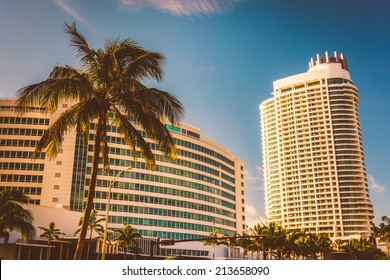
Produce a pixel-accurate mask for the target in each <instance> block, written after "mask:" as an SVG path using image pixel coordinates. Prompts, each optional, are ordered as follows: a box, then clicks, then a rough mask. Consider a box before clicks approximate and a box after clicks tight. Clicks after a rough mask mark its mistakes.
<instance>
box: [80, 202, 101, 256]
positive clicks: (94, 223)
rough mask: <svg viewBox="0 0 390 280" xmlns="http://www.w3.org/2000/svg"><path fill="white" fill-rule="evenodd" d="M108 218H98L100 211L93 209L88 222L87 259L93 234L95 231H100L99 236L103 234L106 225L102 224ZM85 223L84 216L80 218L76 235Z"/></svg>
mask: <svg viewBox="0 0 390 280" xmlns="http://www.w3.org/2000/svg"><path fill="white" fill-rule="evenodd" d="M105 220H106V218H100V219H98V212H97V210H96V209H92V211H91V215H90V217H89V222H88V230H89V242H88V247H87V256H86V259H87V260H88V259H89V251H90V248H91V242H92V235H93V233H94V232H96V233H98V234H99V236H103V232H104V227H103V226H102V225H101V223H102V222H104V221H105ZM82 224H83V217H81V218H80V220H79V227H80V228H79V229H78V230H76V232H75V233H74V234H75V235H76V234H78V233H79V232H80V231H81V226H82Z"/></svg>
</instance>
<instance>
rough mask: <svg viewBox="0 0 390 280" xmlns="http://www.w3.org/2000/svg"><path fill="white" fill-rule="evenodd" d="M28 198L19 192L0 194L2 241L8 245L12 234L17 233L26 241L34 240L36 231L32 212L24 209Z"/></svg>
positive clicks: (11, 191)
mask: <svg viewBox="0 0 390 280" xmlns="http://www.w3.org/2000/svg"><path fill="white" fill-rule="evenodd" d="M27 203H28V196H26V195H25V194H23V193H22V192H20V191H17V190H3V191H1V192H0V239H3V242H4V243H8V240H9V237H10V232H12V231H14V230H15V231H17V232H19V233H20V234H21V235H22V238H23V239H24V240H29V239H32V238H34V236H35V234H36V230H35V228H34V226H33V225H32V221H33V216H32V213H31V211H29V210H26V209H24V208H23V205H26V204H27Z"/></svg>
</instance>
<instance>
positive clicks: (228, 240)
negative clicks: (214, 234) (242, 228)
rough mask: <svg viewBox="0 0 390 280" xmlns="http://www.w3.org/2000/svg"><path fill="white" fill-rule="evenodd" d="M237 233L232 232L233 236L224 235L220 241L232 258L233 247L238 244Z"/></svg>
mask: <svg viewBox="0 0 390 280" xmlns="http://www.w3.org/2000/svg"><path fill="white" fill-rule="evenodd" d="M239 243H240V242H239V235H238V233H237V232H235V233H234V234H233V236H231V237H230V236H228V235H226V239H225V240H222V241H221V244H225V245H226V246H228V248H229V253H230V254H229V255H230V256H229V257H230V259H231V260H232V259H233V253H234V247H235V246H238V245H239Z"/></svg>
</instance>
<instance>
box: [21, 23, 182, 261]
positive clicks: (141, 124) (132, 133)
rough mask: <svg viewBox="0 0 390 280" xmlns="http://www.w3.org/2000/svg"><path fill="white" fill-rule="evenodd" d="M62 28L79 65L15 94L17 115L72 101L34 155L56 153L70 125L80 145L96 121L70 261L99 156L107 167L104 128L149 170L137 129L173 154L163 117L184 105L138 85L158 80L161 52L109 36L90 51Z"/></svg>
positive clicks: (173, 117) (150, 161)
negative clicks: (118, 136) (84, 196)
mask: <svg viewBox="0 0 390 280" xmlns="http://www.w3.org/2000/svg"><path fill="white" fill-rule="evenodd" d="M65 32H66V33H68V34H69V35H70V45H71V46H72V47H74V48H75V50H76V54H77V56H78V57H79V59H80V62H81V67H80V69H75V68H72V67H70V66H55V67H54V69H53V71H52V72H51V73H50V74H49V77H48V78H47V79H46V80H44V81H42V82H39V83H36V84H32V85H29V86H26V87H24V88H22V89H20V90H19V91H18V92H17V106H18V108H19V111H20V113H21V114H23V113H26V112H27V110H28V108H29V107H32V106H39V107H42V108H45V109H46V113H53V112H55V111H56V110H57V108H58V106H59V104H60V103H61V102H63V101H72V102H73V104H74V105H72V106H70V107H69V108H68V109H67V110H66V111H64V112H63V113H62V114H61V115H60V117H59V118H58V119H57V120H56V121H55V122H53V123H52V124H51V125H50V126H49V128H48V130H47V131H46V132H45V133H44V135H43V136H42V138H41V139H40V140H39V141H38V143H37V145H36V147H35V155H37V154H38V153H39V152H40V151H41V150H43V149H46V156H47V157H49V158H50V159H53V158H55V157H56V155H57V153H58V151H59V149H60V148H61V143H62V141H61V140H62V138H63V137H64V135H65V134H66V132H68V131H70V130H71V129H74V128H76V130H77V132H78V133H80V135H81V136H82V139H83V141H84V142H85V143H86V142H87V141H88V137H89V135H90V128H91V123H92V122H94V123H95V124H96V126H95V128H96V131H95V133H94V135H95V136H94V150H93V158H92V169H91V176H90V180H89V186H88V194H87V199H86V206H85V209H84V218H83V224H82V227H81V231H80V237H79V240H78V243H77V247H76V252H75V256H74V259H81V258H82V252H83V248H84V243H85V237H86V234H87V229H88V221H89V216H90V213H91V210H92V207H93V199H94V197H95V186H96V178H97V174H98V168H99V159H100V158H102V163H103V168H104V169H105V170H108V169H109V158H108V152H109V149H108V144H107V139H106V134H107V128H108V126H109V125H113V126H116V127H117V131H118V132H119V133H120V134H121V135H122V136H123V138H124V141H125V142H126V144H127V145H128V146H129V148H130V149H131V151H132V155H133V157H134V159H136V158H137V153H138V152H140V153H141V154H142V156H143V158H144V159H145V161H146V163H147V166H148V167H149V169H151V170H154V167H155V164H156V163H155V159H154V156H153V153H152V150H151V149H150V147H149V146H148V144H147V142H146V141H145V139H144V138H143V136H142V133H141V132H140V130H139V129H137V127H138V128H141V129H142V130H143V131H144V132H145V133H146V135H147V137H148V138H151V139H154V140H155V141H156V143H157V144H158V145H159V146H160V149H161V150H162V151H163V152H164V153H165V156H167V157H169V158H175V156H176V149H175V145H174V141H173V138H172V136H171V134H170V132H169V130H168V129H167V128H166V127H165V126H164V121H165V120H166V121H169V122H170V123H172V124H175V123H177V122H178V121H179V120H180V119H181V117H182V116H183V113H184V109H183V106H182V104H181V103H180V101H179V100H178V99H177V98H176V97H175V96H173V95H172V94H170V93H168V92H165V91H161V90H158V89H156V88H148V87H146V86H145V85H144V84H143V82H144V81H145V80H146V79H148V78H151V79H154V80H156V81H158V82H160V81H161V80H162V78H163V69H162V67H161V62H162V61H163V59H164V56H163V55H162V54H161V53H158V52H150V51H147V50H144V49H143V48H142V47H140V46H139V45H138V44H137V43H136V42H135V41H133V40H131V39H123V40H121V39H119V38H115V39H111V40H109V41H108V42H107V43H106V44H105V45H104V47H103V48H99V49H96V50H95V49H92V48H91V47H90V46H89V44H88V42H87V39H86V38H85V37H84V36H83V35H82V34H80V33H79V32H78V31H77V29H76V24H75V23H73V25H68V24H65Z"/></svg>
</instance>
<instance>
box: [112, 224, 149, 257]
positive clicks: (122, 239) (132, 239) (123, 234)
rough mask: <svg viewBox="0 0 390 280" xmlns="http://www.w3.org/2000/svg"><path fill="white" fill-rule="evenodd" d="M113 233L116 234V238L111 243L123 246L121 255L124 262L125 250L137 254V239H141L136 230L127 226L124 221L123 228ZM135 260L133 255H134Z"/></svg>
mask: <svg viewBox="0 0 390 280" xmlns="http://www.w3.org/2000/svg"><path fill="white" fill-rule="evenodd" d="M114 233H116V234H118V237H116V238H114V240H113V241H117V242H118V243H119V244H122V246H123V254H124V257H125V260H126V253H127V249H128V248H130V249H132V250H133V252H137V250H138V246H137V240H136V239H137V238H142V236H141V234H139V233H138V232H137V229H136V228H134V227H132V226H131V225H129V224H128V223H127V222H126V221H125V222H123V228H121V229H119V228H117V229H115V230H114ZM134 259H135V254H134Z"/></svg>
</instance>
